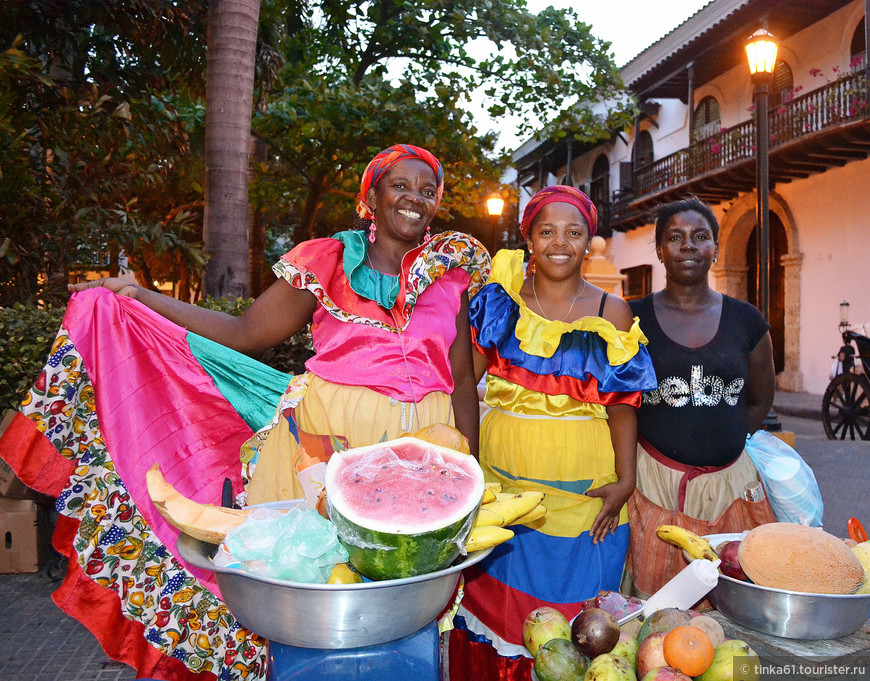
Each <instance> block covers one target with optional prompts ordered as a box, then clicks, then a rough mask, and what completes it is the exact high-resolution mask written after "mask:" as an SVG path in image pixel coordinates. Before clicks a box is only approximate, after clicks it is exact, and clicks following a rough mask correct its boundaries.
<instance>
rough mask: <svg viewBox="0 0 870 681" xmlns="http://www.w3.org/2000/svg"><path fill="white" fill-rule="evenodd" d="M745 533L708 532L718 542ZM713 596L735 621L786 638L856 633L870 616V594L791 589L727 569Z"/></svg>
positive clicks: (813, 638) (824, 637)
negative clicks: (738, 576) (728, 572)
mask: <svg viewBox="0 0 870 681" xmlns="http://www.w3.org/2000/svg"><path fill="white" fill-rule="evenodd" d="M742 538H743V534H742V533H738V534H712V535H708V536H707V537H706V539H707V540H708V541H709V542H710V544H712V545H713V546H718V545H719V544H720V543H722V542H723V541H730V540H740V539H742ZM707 598H709V599H710V602H711V603H712V604H713V607H715V608H716V610H718V611H719V612H720V613H722V614H723V615H725V617H727V618H728V619H730V620H731V621H733V622H736V623H737V624H740V625H742V626H744V627H748V628H750V629H755V630H756V631H761V632H763V633H765V634H772V635H773V636H780V637H782V638H794V639H801V640H807V641H819V640H827V639H832V638H840V637H841V636H848V635H849V634H853V633H855V632H856V631H858V629H860V628H861V627H862V626H863V625H864V623H865V622H867V619H868V618H870V594H860V595H857V594H849V595H838V594H810V593H803V592H800V591H786V590H784V589H774V588H773V587H767V586H758V585H757V584H752V583H751V582H741V581H740V580H738V579H734V578H732V577H728V576H727V575H722V574H720V575H719V582H718V584H717V585H716V586H715V587H714V588H713V590H712V591H711V592H710V593H709V594H708V596H707Z"/></svg>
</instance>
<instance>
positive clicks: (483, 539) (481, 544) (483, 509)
mask: <svg viewBox="0 0 870 681" xmlns="http://www.w3.org/2000/svg"><path fill="white" fill-rule="evenodd" d="M543 500H544V493H543V492H538V491H526V492H520V493H519V494H507V493H503V492H502V491H501V485H500V484H498V483H492V482H488V483H486V492H485V493H484V495H483V501H482V502H481V506H480V510H479V511H478V513H477V520H475V523H474V527H473V528H472V530H471V534H469V535H468V540H467V541H466V543H465V550H466V551H467V552H468V553H471V552H472V551H482V550H483V549H488V548H489V547H490V546H496V545H497V544H501V543H503V542H506V541H507V540H508V539H510V538H511V537H513V536H514V533H513V531H511V530H508V529H506V526H507V525H525V524H528V523H531V522H533V521H535V520H540V519H541V518H543V517H544V516H545V515H547V509H546V508H545V507H544V505H543V504H542V503H541V502H542V501H543Z"/></svg>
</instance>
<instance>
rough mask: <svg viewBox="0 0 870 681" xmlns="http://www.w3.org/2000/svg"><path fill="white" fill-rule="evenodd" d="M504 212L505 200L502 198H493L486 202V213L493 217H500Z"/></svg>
mask: <svg viewBox="0 0 870 681" xmlns="http://www.w3.org/2000/svg"><path fill="white" fill-rule="evenodd" d="M503 210H504V199H503V198H501V197H500V196H491V197H489V198H488V199H487V200H486V212H487V213H489V214H490V215H492V216H495V217H497V216H499V215H501V212H502V211H503Z"/></svg>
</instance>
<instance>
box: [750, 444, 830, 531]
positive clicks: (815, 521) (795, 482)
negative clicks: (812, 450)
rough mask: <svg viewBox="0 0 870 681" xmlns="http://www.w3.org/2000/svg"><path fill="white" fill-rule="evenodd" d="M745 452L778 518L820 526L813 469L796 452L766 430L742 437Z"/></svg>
mask: <svg viewBox="0 0 870 681" xmlns="http://www.w3.org/2000/svg"><path fill="white" fill-rule="evenodd" d="M746 452H747V454H749V458H751V459H752V462H753V463H754V464H755V467H756V468H757V469H758V475H759V477H760V478H761V481H762V482H763V483H764V489H765V490H766V491H767V498H768V501H769V502H770V507H771V509H773V513H774V515H775V516H776V519H777V520H778V521H779V522H781V523H800V524H801V525H810V526H811V527H821V526H822V514H823V512H824V503H823V502H822V494H821V492H820V491H819V485H818V483H817V482H816V476H815V475H814V474H813V469H812V468H810V467H809V466H808V465H807V462H806V461H804V460H803V459H802V458H801V455H800V454H798V453H797V452H796V451H795V450H794V449H793V448H791V447H790V446H789V445H788V444H786V443H785V442H783V441H782V440H780V439H779V438H778V437H776V436H775V435H771V434H770V433H768V432H767V431H766V430H759V431H756V432H755V433H753V435H752V436H751V437H748V438H747V439H746Z"/></svg>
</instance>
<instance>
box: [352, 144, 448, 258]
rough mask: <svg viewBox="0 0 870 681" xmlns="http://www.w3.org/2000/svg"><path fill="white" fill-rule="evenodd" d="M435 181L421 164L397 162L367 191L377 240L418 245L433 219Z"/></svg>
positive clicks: (418, 161) (435, 192) (411, 160)
mask: <svg viewBox="0 0 870 681" xmlns="http://www.w3.org/2000/svg"><path fill="white" fill-rule="evenodd" d="M437 194H438V180H437V178H436V177H435V171H434V170H432V168H431V167H430V166H429V164H428V163H426V162H425V161H421V160H420V159H417V158H409V159H405V160H403V161H399V162H398V163H396V165H394V166H393V167H392V168H390V169H389V170H388V171H387V172H386V173H385V174H384V176H383V177H382V178H381V179H380V181H379V182H378V184H377V186H376V187H372V188H371V189H369V191H368V195H367V196H366V201H367V202H368V204H369V206H371V208H372V210H374V211H375V224H376V225H377V227H378V232H377V234H378V238H379V239H380V238H388V239H395V240H398V241H404V242H408V243H414V244H416V243H418V242H419V241H420V239H421V237H422V236H423V232H424V231H425V230H426V227H427V225H429V223H430V222H431V221H432V218H434V217H435V210H436V208H437V207H438V204H437Z"/></svg>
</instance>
